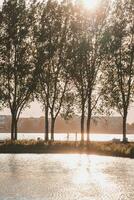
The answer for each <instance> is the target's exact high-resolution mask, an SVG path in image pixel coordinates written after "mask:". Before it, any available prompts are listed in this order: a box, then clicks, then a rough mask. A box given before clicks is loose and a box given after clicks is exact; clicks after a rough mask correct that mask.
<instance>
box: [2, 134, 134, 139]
mask: <svg viewBox="0 0 134 200" xmlns="http://www.w3.org/2000/svg"><path fill="white" fill-rule="evenodd" d="M84 137H85V140H86V138H87V136H86V134H85V135H84ZM127 137H128V140H129V141H134V134H127ZM10 138H11V134H10V133H0V140H5V139H10ZM37 138H41V139H44V138H45V134H43V133H18V139H19V140H22V139H27V140H30V139H35V140H37ZM49 138H50V134H49ZM113 138H117V139H120V140H122V134H103V133H99V134H95V133H91V134H90V139H91V141H110V140H112V139H113ZM80 139H81V134H77V135H76V134H75V133H71V134H69V135H68V134H66V133H55V140H59V141H66V140H69V141H75V140H78V141H79V140H80Z"/></svg>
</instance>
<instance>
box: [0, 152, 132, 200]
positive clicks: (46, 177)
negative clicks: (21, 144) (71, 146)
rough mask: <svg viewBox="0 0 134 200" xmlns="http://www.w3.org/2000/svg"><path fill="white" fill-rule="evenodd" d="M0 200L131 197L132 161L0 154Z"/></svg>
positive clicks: (122, 199) (124, 199)
mask: <svg viewBox="0 0 134 200" xmlns="http://www.w3.org/2000/svg"><path fill="white" fill-rule="evenodd" d="M0 200H134V160H132V159H128V158H116V157H105V156H96V155H80V154H77V155H73V154H71V155H67V154H64V155H63V154H44V155H43V154H42V155H38V154H1V155H0Z"/></svg>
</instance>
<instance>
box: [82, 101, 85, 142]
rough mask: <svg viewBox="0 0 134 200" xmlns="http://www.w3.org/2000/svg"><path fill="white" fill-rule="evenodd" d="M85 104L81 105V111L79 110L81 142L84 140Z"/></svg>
mask: <svg viewBox="0 0 134 200" xmlns="http://www.w3.org/2000/svg"><path fill="white" fill-rule="evenodd" d="M84 107H85V105H84V104H83V105H82V110H81V111H82V112H81V142H82V143H83V141H84V125H85V124H84V122H85V108H84Z"/></svg>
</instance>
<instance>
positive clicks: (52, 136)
mask: <svg viewBox="0 0 134 200" xmlns="http://www.w3.org/2000/svg"><path fill="white" fill-rule="evenodd" d="M54 125H55V119H54V118H53V117H51V141H54Z"/></svg>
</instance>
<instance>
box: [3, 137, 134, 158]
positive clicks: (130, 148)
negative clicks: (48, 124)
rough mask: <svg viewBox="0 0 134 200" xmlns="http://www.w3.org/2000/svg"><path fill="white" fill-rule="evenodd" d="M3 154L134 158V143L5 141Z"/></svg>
mask: <svg viewBox="0 0 134 200" xmlns="http://www.w3.org/2000/svg"><path fill="white" fill-rule="evenodd" d="M0 153H1V154H12V153H13V154H25V153H26V154H31V153H33V154H46V153H47V154H48V153H49V154H97V155H105V156H116V157H128V158H134V142H130V143H126V144H123V143H121V142H119V143H115V142H90V143H88V144H87V142H84V143H83V144H82V145H81V143H80V142H63V141H62V142H59V141H56V142H48V143H46V142H44V141H35V140H31V141H28V140H18V141H15V142H12V141H5V142H4V143H3V144H0Z"/></svg>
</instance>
